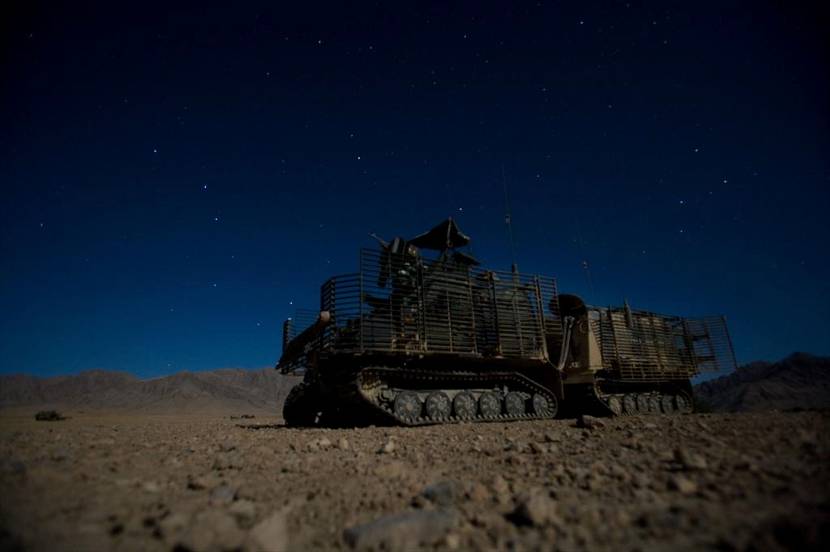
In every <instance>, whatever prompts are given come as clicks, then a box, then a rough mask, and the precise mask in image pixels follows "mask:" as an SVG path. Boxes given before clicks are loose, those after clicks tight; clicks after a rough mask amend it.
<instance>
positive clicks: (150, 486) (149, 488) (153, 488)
mask: <svg viewBox="0 0 830 552" xmlns="http://www.w3.org/2000/svg"><path fill="white" fill-rule="evenodd" d="M141 488H142V489H144V490H145V491H146V492H148V493H153V494H155V493H157V492H159V491H160V490H161V488H160V487H159V484H158V483H156V482H155V481H145V482H144V483H143V484H142V485H141Z"/></svg>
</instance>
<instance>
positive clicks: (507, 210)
mask: <svg viewBox="0 0 830 552" xmlns="http://www.w3.org/2000/svg"><path fill="white" fill-rule="evenodd" d="M501 180H502V184H503V185H504V222H505V224H507V238H508V239H509V240H510V256H511V260H512V261H513V264H512V265H511V267H510V270H511V271H512V272H513V274H518V273H519V266H518V265H517V264H516V244H515V243H514V241H513V220H512V218H511V216H510V197H509V196H508V195H507V177H506V176H505V174H504V163H502V164H501Z"/></svg>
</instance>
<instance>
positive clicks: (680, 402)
mask: <svg viewBox="0 0 830 552" xmlns="http://www.w3.org/2000/svg"><path fill="white" fill-rule="evenodd" d="M674 404H675V405H676V406H677V411H678V412H679V413H680V414H691V413H692V412H694V407H693V406H692V401H691V400H690V399H689V397H687V396H686V395H685V394H683V393H680V394H678V395H676V396H675V397H674Z"/></svg>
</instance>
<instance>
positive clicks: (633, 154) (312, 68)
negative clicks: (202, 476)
mask: <svg viewBox="0 0 830 552" xmlns="http://www.w3.org/2000/svg"><path fill="white" fill-rule="evenodd" d="M15 4H17V6H16V7H14V6H12V7H10V6H8V5H7V6H6V7H5V8H2V10H4V12H3V15H2V18H0V19H2V21H3V22H2V26H3V27H2V33H0V40H2V50H1V51H0V55H1V56H2V57H0V71H2V73H0V94H2V103H1V104H0V109H2V113H1V114H0V115H2V119H0V120H1V121H2V123H0V185H2V196H0V259H1V260H0V371H1V372H30V373H34V374H39V375H53V374H62V373H74V372H78V371H80V370H85V369H92V368H105V369H117V370H128V371H131V372H134V373H136V374H138V375H140V376H144V377H150V376H155V375H160V374H165V373H171V372H174V371H178V370H198V369H212V368H221V367H250V368H254V367H264V366H269V365H271V366H272V365H273V364H274V362H275V361H276V360H277V358H278V357H279V354H280V350H281V337H280V331H281V329H280V328H281V324H282V320H283V319H284V318H285V317H287V316H289V315H291V314H292V312H293V310H294V309H295V308H296V307H310V308H316V307H317V306H318V301H319V299H318V293H319V285H320V283H322V281H323V280H325V278H326V277H328V276H329V275H332V274H340V273H345V272H353V271H355V270H356V269H357V261H358V249H359V248H360V247H374V246H375V242H374V240H372V239H371V238H369V237H368V236H367V234H368V233H369V232H377V233H378V234H379V235H381V236H384V237H387V238H390V237H393V236H394V235H402V236H404V237H412V236H413V235H415V234H417V233H420V232H421V231H424V230H427V229H428V228H430V227H432V226H433V225H434V224H436V223H437V222H439V221H440V220H441V219H443V218H445V217H447V216H449V215H451V216H453V217H455V218H456V220H457V221H458V223H459V225H460V226H461V228H462V229H463V230H464V231H465V232H466V233H468V234H470V235H471V236H472V238H473V252H474V253H475V255H476V256H477V257H479V258H480V259H481V260H482V261H484V263H485V264H486V265H487V266H490V267H493V268H500V269H509V266H510V262H511V258H510V247H509V242H508V239H507V233H506V230H505V224H504V213H505V199H504V183H503V179H502V168H503V170H504V176H505V180H506V183H507V187H508V190H509V196H510V206H511V208H512V213H513V217H512V219H513V223H514V233H515V236H516V251H517V262H518V265H519V268H520V270H521V271H523V272H539V273H544V274H551V275H554V276H556V277H557V279H558V281H559V285H560V289H561V290H562V291H567V292H572V293H577V294H580V295H583V296H584V297H585V298H586V299H587V300H588V301H589V302H590V303H594V304H600V305H607V304H619V303H621V302H622V300H623V298H627V299H628V300H629V302H630V303H631V304H632V306H634V307H637V308H647V309H652V310H657V311H661V312H667V313H671V314H684V315H695V314H711V313H718V314H719V313H722V314H725V315H726V316H727V318H728V320H729V322H730V326H731V330H732V337H733V341H734V344H735V349H736V353H737V357H738V361H739V362H746V361H750V360H756V359H770V360H774V359H777V358H780V357H782V356H785V355H786V354H788V353H790V352H792V351H794V350H801V351H808V352H813V353H818V354H826V353H830V343H829V342H828V337H827V336H828V330H829V329H830V260H829V259H828V257H830V254H829V253H828V249H830V248H828V245H827V244H828V237H830V222H828V218H827V217H828V213H829V212H830V209H828V208H829V207H830V166H828V159H830V157H829V156H828V153H830V132H828V130H830V129H829V128H828V126H830V125H828V123H830V107H829V106H828V98H830V86H829V84H830V82H828V81H829V80H830V78H828V73H829V72H828V67H830V65H828V54H827V52H830V47H829V46H830V44H828V38H827V36H828V34H827V32H826V30H827V28H828V17H827V15H826V13H819V12H818V11H816V9H815V8H811V7H810V4H809V3H784V2H780V3H779V2H776V3H765V2H742V3H733V2H712V3H709V4H707V3H699V2H653V3H643V2H635V1H632V2H609V3H602V4H598V5H597V6H594V7H586V6H585V5H584V4H586V3H583V2H538V3H537V2H532V3H524V2H502V3H497V4H493V5H489V4H486V3H482V2H472V3H469V4H453V7H447V6H445V5H443V3H436V5H434V6H432V7H430V6H429V5H428V4H426V3H419V4H414V3H404V2H389V3H382V4H373V5H369V4H366V5H363V4H358V3H355V4H352V3H338V4H337V6H331V5H327V4H324V3H321V4H313V3H293V2H292V3H285V4H284V5H283V6H280V5H278V4H279V3H274V2H266V3H263V4H261V5H255V4H252V3H247V2H231V3H228V2H222V3H218V4H217V5H216V6H213V7H205V5H203V3H194V4H193V5H191V6H190V7H187V8H175V9H171V8H170V7H169V6H166V5H165V4H161V5H158V6H153V5H151V4H148V3H145V2H141V3H133V5H132V7H131V8H126V9H125V8H122V7H118V8H114V7H113V6H114V5H118V4H121V3H117V2H116V3H113V2H104V3H102V4H101V5H94V4H83V3H82V4H76V3H69V2H66V3H51V4H49V5H47V4H41V5H39V4H38V3H29V2H25V3H24V2H15ZM171 4H172V3H171ZM294 4H303V5H304V6H308V7H307V10H304V11H296V10H298V9H299V8H296V7H288V6H294ZM583 261H587V262H588V267H589V268H588V273H586V270H585V269H584V267H583ZM589 276H590V278H589Z"/></svg>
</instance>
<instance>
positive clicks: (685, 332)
mask: <svg viewBox="0 0 830 552" xmlns="http://www.w3.org/2000/svg"><path fill="white" fill-rule="evenodd" d="M595 312H596V313H598V319H597V320H596V322H595V325H594V328H595V329H598V330H599V331H598V334H597V335H598V337H599V341H600V348H601V351H602V360H603V365H604V366H605V368H606V369H609V370H612V371H614V372H617V373H618V374H619V377H620V378H621V379H624V380H631V381H658V380H672V379H689V378H691V377H693V376H695V375H696V374H698V373H701V372H710V371H720V370H727V369H730V368H734V365H735V360H734V355H733V353H732V346H731V343H730V341H729V334H728V332H727V329H726V324H725V321H724V320H723V318H722V317H706V318H681V317H679V316H667V315H661V314H656V313H653V312H647V311H635V310H630V309H613V308H608V309H602V310H597V311H595Z"/></svg>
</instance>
